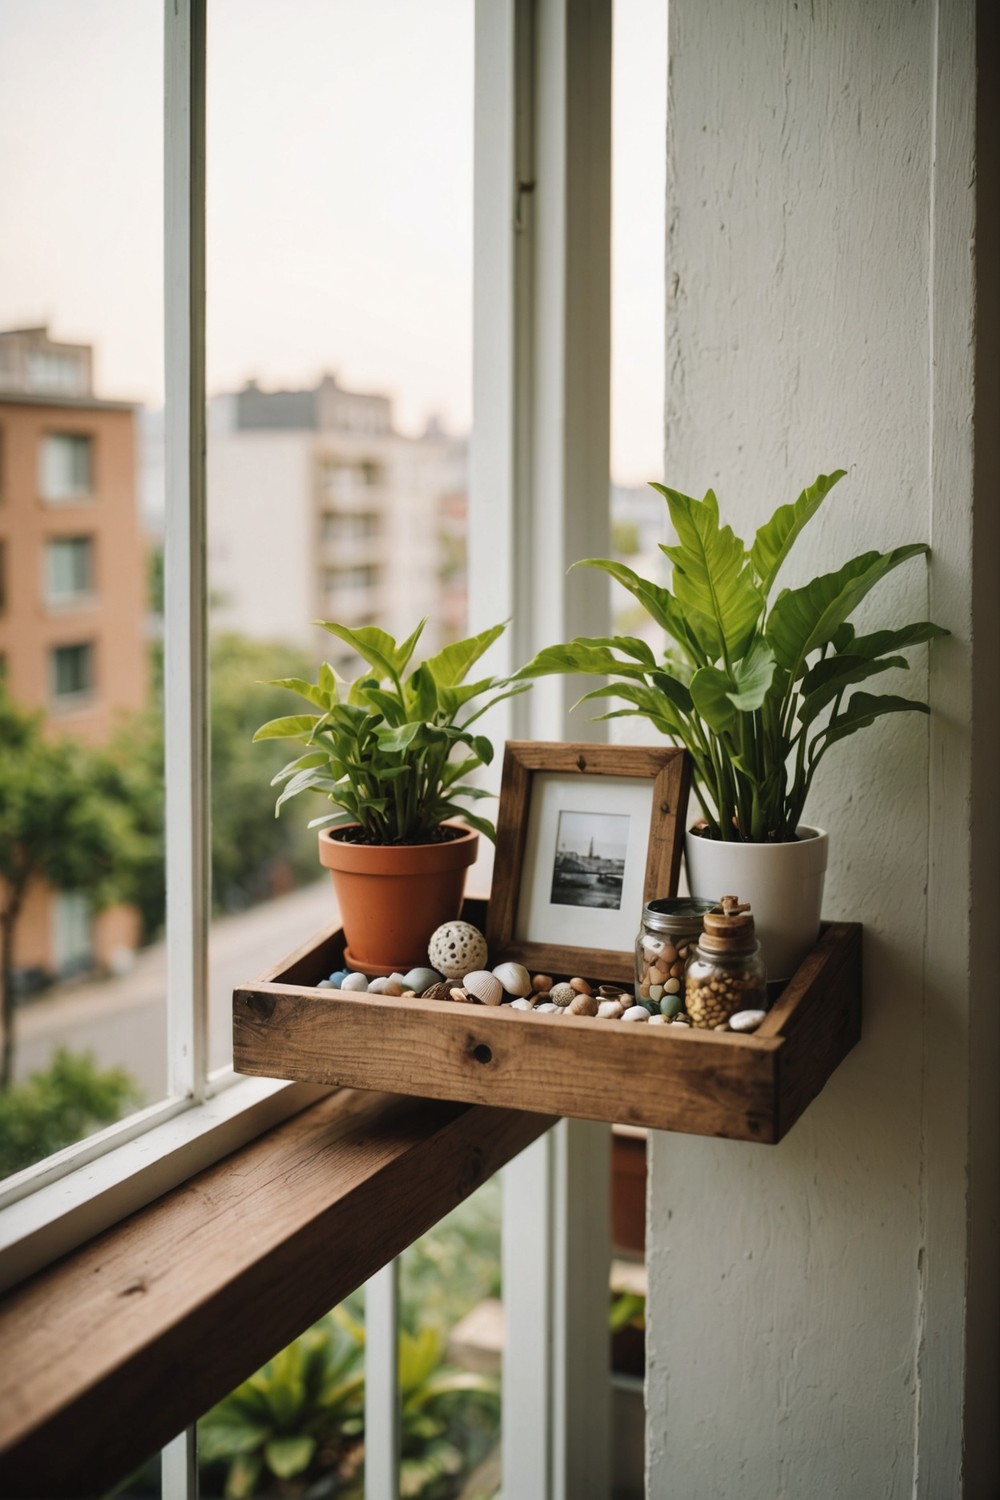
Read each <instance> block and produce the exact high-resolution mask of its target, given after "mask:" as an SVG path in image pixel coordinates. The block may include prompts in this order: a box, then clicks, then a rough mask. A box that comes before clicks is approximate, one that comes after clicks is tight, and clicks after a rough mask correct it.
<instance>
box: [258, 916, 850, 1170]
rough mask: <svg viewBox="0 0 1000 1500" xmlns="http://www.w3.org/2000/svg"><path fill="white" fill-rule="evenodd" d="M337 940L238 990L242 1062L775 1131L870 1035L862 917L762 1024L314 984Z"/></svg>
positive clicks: (333, 1080) (823, 948) (698, 1131)
mask: <svg viewBox="0 0 1000 1500" xmlns="http://www.w3.org/2000/svg"><path fill="white" fill-rule="evenodd" d="M335 951H336V939H327V940H326V941H325V942H324V943H321V944H319V945H318V948H317V952H316V956H315V957H314V958H308V957H306V958H303V957H302V956H301V955H299V956H298V957H297V958H296V960H295V963H294V964H293V965H292V968H291V969H290V970H289V971H282V970H279V971H278V976H277V982H274V981H269V982H266V983H264V982H261V983H258V984H255V985H253V986H247V987H245V988H242V989H239V990H237V991H236V993H235V995H234V997H233V1059H234V1065H235V1067H236V1068H237V1070H238V1071H239V1072H242V1073H249V1074H257V1075H260V1076H264V1077H274V1078H289V1079H298V1080H300V1081H304V1082H305V1081H308V1082H313V1083H323V1084H341V1085H344V1086H346V1087H351V1088H377V1089H389V1090H393V1091H396V1092H400V1093H406V1094H416V1095H420V1096H422V1097H426V1098H432V1099H465V1100H467V1101H469V1102H470V1103H477V1104H493V1105H498V1106H502V1107H505V1108H511V1109H527V1110H540V1111H543V1112H545V1113H550V1114H559V1115H569V1116H573V1117H576V1118H580V1119H590V1120H606V1121H609V1122H611V1123H615V1122H621V1123H624V1124H631V1125H641V1126H647V1127H652V1128H656V1129H659V1130H674V1131H680V1132H683V1133H685V1134H694V1135H710V1136H724V1137H727V1138H729V1139H732V1140H746V1141H762V1142H767V1143H772V1144H773V1143H775V1142H777V1141H778V1140H780V1139H781V1137H782V1135H784V1134H785V1133H786V1131H787V1130H788V1129H789V1128H790V1127H791V1125H792V1124H793V1123H794V1121H795V1120H796V1119H797V1118H798V1117H799V1115H800V1114H801V1113H802V1110H803V1109H804V1108H805V1107H806V1105H807V1104H808V1103H809V1102H810V1100H811V1099H812V1098H814V1097H815V1095H816V1094H817V1093H818V1092H819V1090H820V1089H821V1088H822V1086H823V1084H824V1083H825V1082H826V1080H827V1078H829V1076H830V1074H831V1073H832V1072H833V1069H834V1068H835V1067H836V1065H837V1063H839V1062H840V1061H841V1059H842V1058H843V1056H844V1055H845V1054H846V1052H847V1051H849V1050H850V1047H851V1046H853V1045H854V1042H855V1041H856V1040H857V1038H858V1036H859V1034H860V954H861V947H860V928H858V927H857V926H856V925H855V924H850V923H834V924H831V925H829V926H828V927H827V928H826V929H825V931H824V934H823V937H822V938H821V941H820V943H819V945H818V946H817V948H816V949H815V950H814V951H813V952H812V953H811V954H810V955H809V957H808V958H807V959H806V962H805V963H804V964H803V966H802V968H801V970H800V971H799V973H798V974H797V975H796V976H795V977H794V978H793V979H792V980H791V981H790V983H789V985H788V987H787V989H786V991H785V993H784V994H783V995H782V997H781V998H780V1000H779V1002H778V1004H777V1005H776V1006H775V1008H774V1010H773V1011H772V1012H771V1013H770V1015H769V1016H768V1018H767V1020H766V1021H765V1023H764V1026H762V1027H761V1030H760V1031H759V1032H758V1033H757V1034H756V1035H754V1036H737V1035H734V1034H732V1033H716V1032H704V1031H696V1030H693V1029H692V1030H684V1029H682V1028H680V1027H670V1028H667V1027H655V1028H650V1027H648V1026H645V1025H641V1024H635V1025H628V1024H623V1023H620V1022H617V1023H616V1022H610V1021H599V1020H596V1019H592V1018H589V1017H579V1018H577V1017H570V1016H562V1017H554V1016H548V1015H533V1014H531V1013H530V1012H520V1011H512V1010H510V1009H508V1008H507V1007H497V1008H494V1007H491V1006H481V1005H468V1004H463V1003H447V1002H446V1003H441V1002H438V1001H433V1000H420V999H396V998H393V997H390V996H387V995H363V994H362V995H358V994H352V995H345V994H341V993H340V992H338V991H336V990H316V989H314V988H311V987H310V981H309V977H308V976H318V975H321V974H324V973H328V972H329V971H330V967H331V966H332V963H333V961H334V959H333V954H334V953H335ZM271 972H273V971H271ZM291 972H294V973H295V974H297V975H299V976H300V979H299V983H298V984H290V983H288V982H287V981H288V976H289V973H291ZM557 972H558V970H557ZM303 976H305V979H304V982H303ZM312 983H315V977H313V978H312Z"/></svg>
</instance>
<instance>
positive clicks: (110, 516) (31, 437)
mask: <svg viewBox="0 0 1000 1500" xmlns="http://www.w3.org/2000/svg"><path fill="white" fill-rule="evenodd" d="M92 364H93V361H92V351H91V349H90V347H89V346H87V345H72V344H60V343H56V342H54V341H53V340H50V339H49V337H48V332H47V330H46V329H44V328H39V329H24V330H16V331H14V332H10V333H0V668H2V672H3V678H4V681H5V684H6V688H7V691H8V693H9V694H10V696H11V698H12V699H13V700H14V702H15V703H17V704H19V705H20V706H21V707H24V708H28V709H33V710H37V711H40V712H42V713H43V714H44V715H45V721H46V727H47V730H48V732H50V733H51V734H53V735H56V734H58V735H68V736H70V737H72V738H74V739H79V740H80V741H82V742H84V743H86V744H90V745H96V744H101V743H103V742H104V741H106V740H107V739H108V738H109V737H110V735H111V734H112V732H113V731H114V728H115V726H116V723H117V722H118V719H119V717H120V715H121V714H122V712H123V711H137V710H139V709H141V708H143V707H144V706H145V704H146V697H147V692H148V687H149V649H148V642H147V639H146V612H147V605H146V593H147V559H146V546H145V542H144V539H143V536H142V534H141V531H140V527H139V520H138V511H137V505H136V440H135V433H136V420H135V409H134V407H133V406H131V405H130V404H128V403H126V402H119V401H103V400H100V399H99V398H98V397H97V396H95V395H94V393H93V389H92ZM137 938H138V931H137V919H136V916H135V914H134V913H133V912H132V911H131V910H126V909H124V908H113V909H111V910H109V911H106V912H102V913H99V914H97V915H96V916H95V917H94V918H93V920H91V917H90V914H89V912H88V911H87V908H86V903H85V901H84V900H83V899H82V898H80V897H78V896H75V895H65V894H64V895H59V894H56V893H53V892H50V891H48V890H45V889H42V888H41V887H38V888H36V889H35V890H33V891H31V892H30V893H29V896H28V900H27V904H26V907H25V910H24V913H23V916H22V918H21V920H20V922H19V924H18V931H17V935H16V949H15V954H14V960H15V966H16V968H17V969H19V970H22V971H23V970H35V971H41V972H42V973H45V974H52V973H58V972H60V971H65V970H67V969H70V968H72V967H74V966H76V965H77V964H79V963H83V962H85V961H86V960H87V958H88V956H90V957H93V958H95V959H96V960H97V961H98V963H102V964H107V963H110V962H114V961H115V959H116V957H117V956H118V955H119V953H120V952H121V951H122V950H129V949H131V948H134V946H135V944H136V941H137Z"/></svg>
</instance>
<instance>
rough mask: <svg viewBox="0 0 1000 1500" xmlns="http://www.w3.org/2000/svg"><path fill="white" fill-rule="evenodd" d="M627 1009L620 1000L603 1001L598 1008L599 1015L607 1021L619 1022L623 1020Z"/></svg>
mask: <svg viewBox="0 0 1000 1500" xmlns="http://www.w3.org/2000/svg"><path fill="white" fill-rule="evenodd" d="M624 1009H625V1007H624V1005H622V1003H621V1001H620V1000H602V1001H601V1002H600V1003H599V1005H598V1007H597V1014H598V1015H599V1016H600V1017H601V1018H602V1020H605V1021H617V1020H619V1019H620V1018H621V1016H622V1013H623V1011H624Z"/></svg>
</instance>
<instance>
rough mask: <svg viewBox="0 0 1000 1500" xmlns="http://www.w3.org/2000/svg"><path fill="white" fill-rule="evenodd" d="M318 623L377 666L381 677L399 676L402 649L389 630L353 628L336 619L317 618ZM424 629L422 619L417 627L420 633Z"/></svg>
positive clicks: (369, 626) (374, 627)
mask: <svg viewBox="0 0 1000 1500" xmlns="http://www.w3.org/2000/svg"><path fill="white" fill-rule="evenodd" d="M316 624H317V625H322V627H323V629H324V630H328V631H329V632H330V634H331V635H335V636H336V637H337V639H338V640H341V641H343V642H344V644H345V645H346V646H350V648H351V650H352V651H356V652H357V653H358V655H359V656H360V657H361V659H362V661H366V662H367V663H368V665H369V666H371V667H374V668H375V670H376V672H378V674H379V676H380V677H398V676H399V673H400V670H401V668H400V667H399V666H397V660H398V657H399V654H400V651H399V647H398V646H397V645H396V642H395V641H394V640H393V638H392V636H391V635H390V634H389V633H388V631H385V630H380V629H379V628H378V626H377V625H362V626H361V627H360V628H359V629H357V630H352V629H351V628H350V627H349V626H347V625H338V624H337V623H336V621H334V620H317V621H316ZM422 629H423V622H422V621H421V624H420V625H419V626H418V627H417V631H418V633H419V631H420V630H422ZM411 639H412V637H411ZM411 649H412V648H411Z"/></svg>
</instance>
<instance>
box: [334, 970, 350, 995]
mask: <svg viewBox="0 0 1000 1500" xmlns="http://www.w3.org/2000/svg"><path fill="white" fill-rule="evenodd" d="M347 974H348V971H347V969H334V971H333V973H332V974H331V975H330V983H331V984H332V985H333V987H334V989H335V990H339V989H340V986H341V983H342V982H343V981H344V980H345V979H346V978H347Z"/></svg>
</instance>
